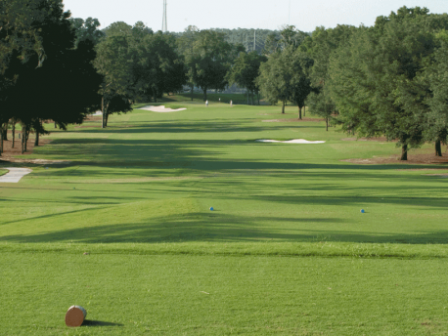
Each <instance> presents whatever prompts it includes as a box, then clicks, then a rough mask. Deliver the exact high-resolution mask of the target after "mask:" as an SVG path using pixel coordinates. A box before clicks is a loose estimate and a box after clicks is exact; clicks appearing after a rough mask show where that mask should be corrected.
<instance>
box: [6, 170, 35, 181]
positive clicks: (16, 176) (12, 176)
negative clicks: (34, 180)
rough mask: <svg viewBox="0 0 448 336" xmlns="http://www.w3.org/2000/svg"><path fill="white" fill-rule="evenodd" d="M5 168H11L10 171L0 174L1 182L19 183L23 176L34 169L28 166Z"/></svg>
mask: <svg viewBox="0 0 448 336" xmlns="http://www.w3.org/2000/svg"><path fill="white" fill-rule="evenodd" d="M5 169H6V170H9V173H6V174H5V175H3V176H0V183H19V181H20V180H21V179H22V177H24V176H25V175H28V174H30V173H31V172H32V170H31V169H28V168H5Z"/></svg>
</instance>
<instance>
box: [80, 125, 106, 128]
mask: <svg viewBox="0 0 448 336" xmlns="http://www.w3.org/2000/svg"><path fill="white" fill-rule="evenodd" d="M75 128H101V125H85V126H75Z"/></svg>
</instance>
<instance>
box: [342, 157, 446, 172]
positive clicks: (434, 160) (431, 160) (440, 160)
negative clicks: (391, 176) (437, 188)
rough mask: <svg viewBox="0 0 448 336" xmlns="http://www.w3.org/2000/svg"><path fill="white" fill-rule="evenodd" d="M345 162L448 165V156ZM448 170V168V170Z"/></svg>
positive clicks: (384, 158) (351, 160)
mask: <svg viewBox="0 0 448 336" xmlns="http://www.w3.org/2000/svg"><path fill="white" fill-rule="evenodd" d="M341 161H343V162H350V163H356V164H388V163H394V164H403V165H406V164H448V156H442V157H438V156H435V155H434V154H412V153H408V160H407V161H401V160H400V156H399V155H392V156H389V157H373V158H370V159H348V160H341ZM446 169H448V167H447V168H446Z"/></svg>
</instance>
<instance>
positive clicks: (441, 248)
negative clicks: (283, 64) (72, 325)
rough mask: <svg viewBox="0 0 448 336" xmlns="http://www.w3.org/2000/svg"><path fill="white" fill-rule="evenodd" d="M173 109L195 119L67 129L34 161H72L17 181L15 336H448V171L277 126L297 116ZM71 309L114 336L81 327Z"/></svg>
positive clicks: (7, 236)
mask: <svg viewBox="0 0 448 336" xmlns="http://www.w3.org/2000/svg"><path fill="white" fill-rule="evenodd" d="M142 105H143V104H142ZM164 105H166V106H167V107H170V106H174V105H175V106H176V107H179V106H180V105H182V106H184V107H187V111H184V112H179V113H152V112H148V111H141V110H136V111H134V112H133V113H131V114H127V115H121V116H113V117H112V118H111V120H110V127H109V128H108V129H105V130H102V129H100V128H99V126H100V122H99V121H95V122H86V123H85V124H84V125H83V126H82V128H75V127H71V128H70V129H69V131H68V132H61V131H57V132H55V133H53V134H52V135H51V138H52V139H54V141H53V142H52V143H51V144H50V145H46V146H44V147H39V148H37V149H36V150H35V152H34V153H33V154H32V155H29V157H30V158H40V159H49V160H68V161H70V163H69V164H67V165H54V166H49V167H50V168H49V169H45V167H46V166H42V165H32V164H22V166H27V167H31V168H32V169H33V173H32V174H30V175H27V176H26V177H24V178H23V179H22V181H21V182H20V183H19V184H8V185H6V184H5V185H2V184H0V213H1V216H0V228H1V230H0V252H1V255H0V279H2V280H1V282H0V299H1V302H2V304H3V305H5V302H6V308H5V310H6V311H7V312H6V313H5V314H0V316H1V317H0V319H4V320H0V325H2V329H1V330H0V335H1V333H2V332H3V330H6V335H10V334H11V335H19V334H23V335H25V334H32V335H50V334H54V335H60V334H69V335H83V334H85V335H97V334H98V335H102V334H104V335H123V334H126V335H141V334H145V333H147V334H161V335H232V334H241V335H243V334H257V335H362V334H366V335H426V334H430V335H446V334H447V333H446V330H447V316H446V309H445V307H446V306H447V302H446V299H445V297H446V296H447V294H448V293H447V291H448V290H447V286H446V284H445V283H446V278H447V274H446V266H447V263H448V258H447V257H448V253H447V249H446V243H447V241H448V233H447V232H448V230H447V229H446V223H447V222H448V211H447V210H446V207H447V204H448V202H447V201H448V198H447V195H446V190H447V189H446V187H447V183H448V180H447V179H446V178H443V177H441V176H432V175H429V174H434V173H437V174H443V173H448V167H446V168H447V169H444V170H440V171H437V172H434V171H422V170H415V169H422V168H430V169H433V168H434V167H433V166H420V165H401V164H399V163H398V162H397V164H394V165H355V164H350V163H347V162H343V161H341V160H344V159H349V158H371V157H373V156H389V155H391V154H396V153H398V152H399V149H397V148H396V147H395V144H392V143H386V142H356V141H346V140H343V139H345V138H347V135H345V134H343V133H341V132H339V131H338V130H337V129H334V128H331V129H330V131H329V132H325V125H324V123H323V122H300V123H299V122H262V120H271V119H281V118H285V119H292V118H295V117H296V110H297V109H296V108H293V107H288V109H287V114H285V115H281V114H280V113H279V110H280V108H279V107H268V106H239V105H237V106H234V107H233V108H230V107H229V106H228V105H226V104H218V103H211V105H210V106H209V107H208V108H206V107H205V106H203V104H198V103H197V102H193V103H191V102H189V101H186V102H182V103H180V102H178V101H176V102H173V103H164ZM140 106H141V105H140ZM307 117H309V116H308V115H307ZM257 139H277V140H289V139H306V140H325V141H326V143H325V144H319V145H291V144H269V143H268V144H267V143H257V142H255V140H257ZM429 147H431V145H428V146H424V148H422V149H419V150H417V152H423V151H425V150H427V149H428V148H429ZM412 153H413V152H412V151H411V153H410V155H412ZM10 165H11V164H10ZM437 168H440V166H439V167H437ZM441 168H443V167H441ZM0 171H1V170H0ZM210 207H214V209H215V211H213V212H212V211H210V210H209V208H210ZM361 209H365V210H366V213H365V214H362V213H360V210H361ZM83 252H90V255H87V256H85V255H83ZM380 257H381V258H380ZM87 286H89V287H87ZM328 288H332V289H331V290H330V289H328ZM202 292H206V293H210V294H204V293H202ZM72 304H79V305H84V306H85V307H86V308H87V310H88V312H89V318H91V319H94V320H98V321H103V322H108V323H111V324H107V323H106V324H104V323H103V325H101V323H90V325H88V326H86V327H83V328H80V329H77V330H72V331H70V330H68V329H66V328H65V327H64V325H63V316H64V313H65V311H66V309H67V308H68V307H69V306H70V305H72ZM36 311H38V313H36ZM113 323H114V324H113ZM3 326H4V327H3Z"/></svg>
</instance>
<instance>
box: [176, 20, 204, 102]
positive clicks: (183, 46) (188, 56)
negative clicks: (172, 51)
mask: <svg viewBox="0 0 448 336" xmlns="http://www.w3.org/2000/svg"><path fill="white" fill-rule="evenodd" d="M198 33H199V28H198V27H196V26H188V27H187V28H186V29H185V32H184V33H183V34H182V35H181V36H180V37H179V38H177V40H176V43H177V50H178V54H179V56H180V57H181V58H182V62H183V64H184V73H185V74H186V84H187V85H188V86H189V87H190V92H191V100H193V91H194V84H195V83H194V72H195V71H194V69H193V67H194V42H195V41H196V39H197V35H198Z"/></svg>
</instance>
